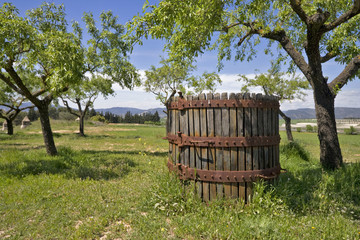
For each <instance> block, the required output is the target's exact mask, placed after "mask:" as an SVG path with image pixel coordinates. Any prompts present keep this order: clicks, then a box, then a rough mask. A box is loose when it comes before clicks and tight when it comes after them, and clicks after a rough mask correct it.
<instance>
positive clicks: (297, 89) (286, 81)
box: [239, 62, 309, 141]
mask: <svg viewBox="0 0 360 240" xmlns="http://www.w3.org/2000/svg"><path fill="white" fill-rule="evenodd" d="M280 70H281V69H280V65H279V64H276V63H274V62H272V63H271V68H270V69H269V70H268V72H267V73H262V74H257V75H256V76H255V77H254V78H248V77H246V76H245V75H240V79H239V80H240V81H244V82H245V85H244V86H243V88H242V90H243V91H245V92H248V91H249V89H248V87H261V88H262V90H263V91H264V93H265V94H266V95H274V96H277V98H278V99H279V100H280V102H283V101H291V100H294V99H303V97H304V96H305V95H306V93H305V92H304V91H303V90H306V89H309V82H308V81H307V80H306V79H304V78H302V77H300V76H298V75H296V74H295V73H294V74H292V75H290V74H286V73H284V72H280ZM279 113H280V116H281V117H282V118H283V119H284V120H285V128H286V135H287V138H288V141H293V140H294V138H293V136H292V132H291V118H290V117H288V116H286V114H285V113H284V112H283V111H281V109H280V110H279Z"/></svg>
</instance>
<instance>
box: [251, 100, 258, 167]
mask: <svg viewBox="0 0 360 240" xmlns="http://www.w3.org/2000/svg"><path fill="white" fill-rule="evenodd" d="M252 98H253V99H257V95H256V94H252ZM258 110H259V108H252V109H251V136H259V129H258ZM252 169H253V170H259V169H260V162H259V147H252Z"/></svg>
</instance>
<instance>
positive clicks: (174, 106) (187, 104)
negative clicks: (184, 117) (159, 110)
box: [168, 98, 280, 110]
mask: <svg viewBox="0 0 360 240" xmlns="http://www.w3.org/2000/svg"><path fill="white" fill-rule="evenodd" d="M210 107H212V108H224V107H234V108H275V109H279V107H280V105H279V102H278V101H269V100H254V99H220V100H219V99H212V100H185V99H183V98H180V99H179V100H178V101H177V102H170V103H169V104H168V109H169V110H183V109H189V108H210Z"/></svg>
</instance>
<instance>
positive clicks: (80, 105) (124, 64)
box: [62, 11, 139, 136]
mask: <svg viewBox="0 0 360 240" xmlns="http://www.w3.org/2000/svg"><path fill="white" fill-rule="evenodd" d="M83 20H84V22H85V24H86V28H87V33H88V37H89V39H88V40H87V44H81V45H80V46H79V47H80V52H81V53H82V54H83V57H82V58H81V60H82V61H81V62H79V65H81V67H82V69H83V70H82V72H81V75H79V76H78V77H79V80H81V81H80V84H79V85H78V86H75V87H73V88H72V89H69V91H67V92H65V93H64V94H63V96H62V100H63V103H64V105H65V106H66V107H67V109H68V111H69V112H70V113H71V114H73V115H75V116H77V117H78V118H79V134H80V136H84V135H85V134H84V118H85V115H86V114H87V112H88V111H89V107H92V106H93V103H94V101H95V100H96V98H97V97H98V96H99V95H100V94H101V95H102V96H104V97H107V96H109V95H111V94H114V90H113V84H115V83H117V84H119V85H120V86H121V87H122V88H128V89H132V87H133V86H134V85H138V84H139V74H138V73H137V71H136V68H135V67H134V66H133V65H132V64H131V63H130V62H129V61H128V53H129V52H130V49H131V45H130V44H129V43H128V42H126V41H125V40H124V39H123V35H124V31H125V29H124V26H123V25H121V24H119V23H118V18H117V17H116V16H114V15H113V14H112V12H111V11H108V12H103V13H101V15H100V21H101V29H99V28H98V27H97V25H96V22H95V20H94V17H93V14H91V13H85V14H84V17H83ZM74 29H75V30H76V32H77V35H78V37H79V39H81V40H83V37H82V32H83V30H82V29H81V28H80V26H79V24H78V23H74ZM65 99H68V100H69V101H71V102H72V103H74V104H75V105H76V106H77V110H74V109H72V108H71V107H70V106H69V104H68V101H67V100H65Z"/></svg>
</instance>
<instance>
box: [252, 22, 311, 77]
mask: <svg viewBox="0 0 360 240" xmlns="http://www.w3.org/2000/svg"><path fill="white" fill-rule="evenodd" d="M253 31H254V33H256V34H259V35H260V36H261V37H264V38H268V39H272V40H275V41H278V42H279V43H280V44H281V46H282V47H283V49H284V50H285V51H286V52H287V53H288V54H289V56H290V57H291V59H292V60H293V61H294V62H295V64H296V65H297V66H298V67H299V69H300V70H301V72H302V73H303V74H304V75H305V77H306V78H307V79H310V78H311V76H310V72H309V65H308V63H307V62H306V61H305V59H304V57H303V56H302V54H301V53H300V52H299V51H298V50H297V49H296V48H295V46H294V45H293V44H292V42H291V40H290V38H289V37H288V36H286V33H285V31H284V30H280V31H270V32H264V30H262V29H254V30H253Z"/></svg>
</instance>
